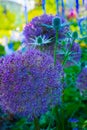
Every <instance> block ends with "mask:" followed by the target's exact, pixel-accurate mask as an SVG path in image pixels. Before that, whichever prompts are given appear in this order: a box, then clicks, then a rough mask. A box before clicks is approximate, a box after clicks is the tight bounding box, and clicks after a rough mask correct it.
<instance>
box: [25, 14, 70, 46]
mask: <svg viewBox="0 0 87 130" xmlns="http://www.w3.org/2000/svg"><path fill="white" fill-rule="evenodd" d="M54 17H55V16H53V15H47V14H43V15H41V16H38V17H35V18H33V19H32V21H31V22H30V23H28V24H27V25H26V26H25V28H24V36H25V41H26V43H27V44H29V43H31V42H32V41H31V38H35V37H37V36H40V35H41V36H45V37H46V38H53V37H54V39H55V34H56V32H55V30H54V29H49V28H47V27H45V26H42V24H47V25H52V20H53V18H54ZM56 17H57V16H56ZM58 17H59V18H60V20H61V23H65V22H66V21H65V19H64V18H62V17H60V16H58ZM68 30H69V28H68V27H67V26H66V27H64V28H63V29H60V31H59V38H64V37H66V36H65V35H66V32H68Z"/></svg>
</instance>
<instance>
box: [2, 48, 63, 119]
mask: <svg viewBox="0 0 87 130" xmlns="http://www.w3.org/2000/svg"><path fill="white" fill-rule="evenodd" d="M62 76H63V70H62V66H61V65H60V63H57V65H56V66H54V60H53V58H52V57H51V56H49V55H46V54H44V53H42V52H40V51H38V50H35V49H32V50H28V51H26V52H25V53H19V52H18V53H15V54H12V55H9V56H6V57H4V58H1V59H0V106H1V108H2V109H3V110H4V111H9V112H11V113H13V114H19V115H21V116H29V117H30V119H33V118H34V116H40V115H41V114H43V113H45V112H46V111H47V110H48V108H51V107H53V106H54V105H56V104H58V103H60V100H61V94H62V89H63V87H62V84H61V79H62Z"/></svg>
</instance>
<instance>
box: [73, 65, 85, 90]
mask: <svg viewBox="0 0 87 130" xmlns="http://www.w3.org/2000/svg"><path fill="white" fill-rule="evenodd" d="M76 86H77V87H78V88H79V90H80V91H85V90H87V68H86V67H85V68H83V70H82V72H81V73H80V74H79V76H78V78H77V82H76Z"/></svg>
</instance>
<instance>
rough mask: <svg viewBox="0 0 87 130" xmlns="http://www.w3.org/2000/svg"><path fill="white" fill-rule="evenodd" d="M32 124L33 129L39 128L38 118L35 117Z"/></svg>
mask: <svg viewBox="0 0 87 130" xmlns="http://www.w3.org/2000/svg"><path fill="white" fill-rule="evenodd" d="M34 126H35V130H40V126H39V120H38V118H36V117H35V118H34Z"/></svg>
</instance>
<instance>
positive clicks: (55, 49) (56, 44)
mask: <svg viewBox="0 0 87 130" xmlns="http://www.w3.org/2000/svg"><path fill="white" fill-rule="evenodd" d="M57 48H58V30H56V42H55V45H54V65H55V64H56V59H57Z"/></svg>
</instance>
